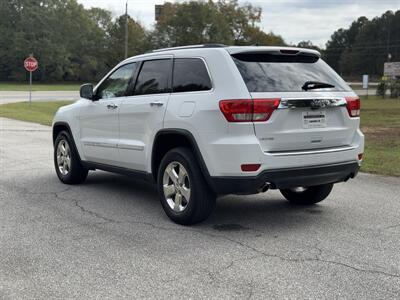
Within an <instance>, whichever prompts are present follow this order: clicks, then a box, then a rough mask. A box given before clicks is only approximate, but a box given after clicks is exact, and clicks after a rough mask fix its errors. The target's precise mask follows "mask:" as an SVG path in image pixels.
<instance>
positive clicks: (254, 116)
mask: <svg viewBox="0 0 400 300" xmlns="http://www.w3.org/2000/svg"><path fill="white" fill-rule="evenodd" d="M279 103H280V99H254V100H251V99H242V100H221V101H220V102H219V108H220V110H221V112H222V113H223V114H224V116H225V118H226V120H227V121H228V122H264V121H268V120H269V118H270V117H271V115H272V113H273V112H274V110H275V109H277V108H278V106H279Z"/></svg>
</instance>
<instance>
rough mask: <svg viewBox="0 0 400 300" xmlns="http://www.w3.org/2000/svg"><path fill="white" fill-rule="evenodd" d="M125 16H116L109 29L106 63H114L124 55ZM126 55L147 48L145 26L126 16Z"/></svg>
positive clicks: (131, 54) (134, 53)
mask: <svg viewBox="0 0 400 300" xmlns="http://www.w3.org/2000/svg"><path fill="white" fill-rule="evenodd" d="M125 22H126V16H125V15H122V16H120V17H118V18H117V19H116V20H115V22H114V23H113V24H112V25H111V27H110V29H109V41H108V63H109V64H110V65H115V64H117V63H118V62H120V61H121V60H123V59H124V57H125ZM128 41H129V43H128V56H134V55H137V54H141V53H144V52H146V51H148V50H149V48H150V42H149V41H148V40H147V33H146V30H145V28H144V27H143V26H142V25H141V24H140V23H138V22H136V21H135V20H133V19H132V18H131V17H129V16H128Z"/></svg>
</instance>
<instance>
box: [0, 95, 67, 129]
mask: <svg viewBox="0 0 400 300" xmlns="http://www.w3.org/2000/svg"><path fill="white" fill-rule="evenodd" d="M70 103H72V102H71V101H54V102H33V103H32V106H29V102H21V103H9V104H3V105H0V117H6V118H11V119H16V120H21V121H27V122H34V123H39V124H42V125H51V122H52V121H53V116H54V114H55V112H56V111H57V109H58V108H59V107H60V106H64V105H67V104H70Z"/></svg>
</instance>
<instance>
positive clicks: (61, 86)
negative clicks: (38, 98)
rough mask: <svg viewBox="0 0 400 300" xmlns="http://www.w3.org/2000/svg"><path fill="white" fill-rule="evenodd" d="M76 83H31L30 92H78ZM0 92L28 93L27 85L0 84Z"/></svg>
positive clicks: (78, 85)
mask: <svg viewBox="0 0 400 300" xmlns="http://www.w3.org/2000/svg"><path fill="white" fill-rule="evenodd" d="M79 87H80V84H78V83H55V84H43V83H35V82H33V85H32V91H79ZM0 91H29V83H28V82H26V83H15V82H0Z"/></svg>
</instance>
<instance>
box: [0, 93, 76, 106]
mask: <svg viewBox="0 0 400 300" xmlns="http://www.w3.org/2000/svg"><path fill="white" fill-rule="evenodd" d="M76 99H79V92H73V91H37V92H32V101H56V100H58V101H65V100H76ZM24 101H29V92H13V91H0V105H1V104H5V103H14V102H24Z"/></svg>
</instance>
